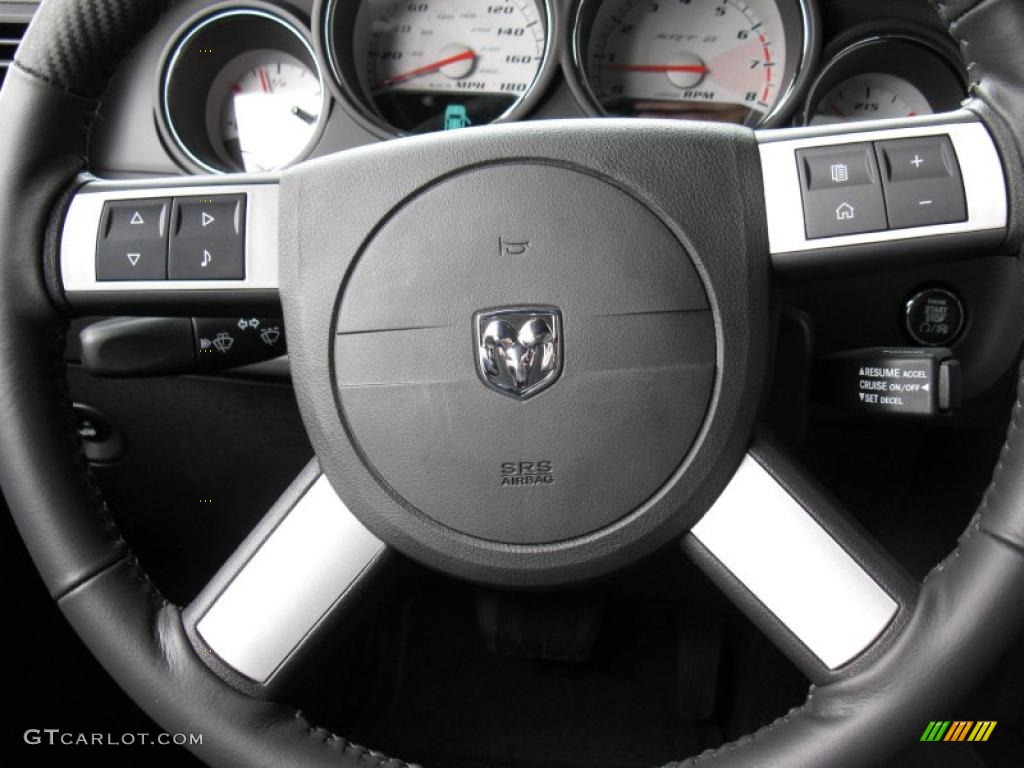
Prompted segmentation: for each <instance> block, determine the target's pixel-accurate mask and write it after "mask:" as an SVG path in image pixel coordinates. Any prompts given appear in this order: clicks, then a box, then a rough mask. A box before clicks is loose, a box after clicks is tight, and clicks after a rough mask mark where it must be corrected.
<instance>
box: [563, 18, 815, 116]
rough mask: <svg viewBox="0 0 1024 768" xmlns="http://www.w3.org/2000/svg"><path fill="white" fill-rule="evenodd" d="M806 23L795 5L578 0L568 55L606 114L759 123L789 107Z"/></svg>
mask: <svg viewBox="0 0 1024 768" xmlns="http://www.w3.org/2000/svg"><path fill="white" fill-rule="evenodd" d="M814 26H815V25H814V17H813V14H812V13H811V11H810V9H809V8H808V6H806V5H805V4H804V3H802V2H797V0H670V1H669V2H666V1H664V0H582V3H581V5H580V9H579V12H578V15H577V29H576V35H575V49H576V50H575V57H576V63H577V66H578V68H579V69H580V70H581V72H580V75H581V80H582V85H583V88H584V90H585V92H586V93H587V95H588V96H589V98H590V99H591V101H592V102H593V103H594V104H595V105H596V106H597V107H598V109H599V111H601V112H603V113H605V114H610V115H627V116H640V117H678V118H689V119H706V120H720V121H727V122H734V123H745V124H751V125H760V124H764V123H766V122H768V121H769V119H770V118H771V117H773V116H775V115H777V114H779V113H780V112H781V111H782V110H783V108H784V107H785V106H787V105H788V104H789V103H790V102H791V100H792V97H793V94H794V91H795V90H796V88H795V85H796V81H797V75H798V73H799V71H800V70H801V69H802V68H804V67H802V66H801V65H804V64H806V63H807V62H806V60H807V59H808V58H809V55H810V51H811V50H813V49H812V47H811V43H812V42H813V40H812V38H813V34H812V33H813V30H814Z"/></svg>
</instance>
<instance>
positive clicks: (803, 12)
mask: <svg viewBox="0 0 1024 768" xmlns="http://www.w3.org/2000/svg"><path fill="white" fill-rule="evenodd" d="M718 1H719V2H720V3H721V5H723V6H724V5H732V6H734V8H735V9H737V10H739V11H740V12H745V9H746V8H747V5H746V4H745V3H744V2H742V0H718ZM769 1H770V2H774V3H775V5H776V6H777V8H778V9H779V13H780V15H781V16H782V21H783V27H784V33H785V35H786V38H787V42H789V37H790V35H791V32H792V31H793V29H792V28H793V27H796V26H797V24H798V25H799V34H800V38H801V39H800V42H799V45H798V46H795V47H791V46H788V45H787V56H786V58H787V61H786V65H785V67H784V76H785V77H786V80H787V82H786V83H785V85H784V86H783V87H782V89H781V90H780V91H779V92H778V95H777V96H776V97H775V100H774V103H772V105H771V107H770V108H769V109H768V110H767V112H765V113H764V115H763V116H762V117H761V118H760V119H759V120H756V121H750V120H749V118H748V121H747V122H748V124H750V125H751V126H752V127H757V128H769V127H774V126H777V125H779V124H780V123H781V122H782V121H784V120H785V119H786V118H788V117H789V115H790V114H791V113H792V111H793V108H794V106H795V105H796V104H797V103H798V102H799V100H800V99H801V98H802V97H803V94H804V93H805V92H806V90H807V87H808V85H809V83H810V78H811V76H812V74H813V72H814V70H815V67H816V65H817V61H818V55H819V52H820V50H821V44H820V28H821V20H820V17H819V15H818V9H817V5H816V4H815V3H814V2H813V0H769ZM611 2H619V3H620V4H625V3H628V2H629V0H576V7H575V11H574V12H573V27H572V35H571V42H570V46H569V51H568V54H567V56H565V57H564V61H563V67H564V69H565V71H566V80H567V81H568V83H569V87H570V89H571V90H572V92H573V94H574V95H575V96H576V99H577V101H579V103H580V105H581V106H583V108H584V109H585V110H586V111H587V112H588V113H589V114H591V115H594V116H610V115H611V116H622V115H616V113H613V112H609V111H607V110H606V109H605V108H604V107H603V106H602V104H601V99H600V98H599V97H598V95H597V93H596V92H595V91H594V88H593V86H592V84H591V77H590V73H589V67H588V63H587V56H588V52H589V47H590V44H591V39H590V38H591V37H592V35H593V26H594V22H595V21H596V19H597V17H598V14H599V12H600V11H601V9H602V8H603V7H604V5H605V4H606V3H611ZM697 2H708V3H711V2H715V0H697ZM797 16H798V17H799V20H798V21H797ZM794 22H796V23H794ZM757 26H760V24H758V25H757ZM796 50H798V51H799V58H798V59H796V60H795V61H792V58H793V56H794V55H795V54H796ZM790 51H793V52H792V53H791V52H790ZM685 63H694V64H696V63H699V62H697V61H696V60H695V61H694V62H689V61H687V62H685ZM705 71H707V70H705ZM679 87H682V86H679ZM752 115H753V112H752Z"/></svg>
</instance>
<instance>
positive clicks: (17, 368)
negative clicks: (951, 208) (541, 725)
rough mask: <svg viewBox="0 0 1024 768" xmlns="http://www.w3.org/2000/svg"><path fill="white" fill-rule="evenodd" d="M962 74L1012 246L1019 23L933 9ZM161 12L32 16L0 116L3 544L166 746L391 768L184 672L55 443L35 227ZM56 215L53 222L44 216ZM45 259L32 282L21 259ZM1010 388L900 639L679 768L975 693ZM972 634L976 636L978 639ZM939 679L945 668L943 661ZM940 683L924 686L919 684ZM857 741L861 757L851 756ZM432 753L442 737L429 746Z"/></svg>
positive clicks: (884, 737) (836, 749) (786, 761)
mask: <svg viewBox="0 0 1024 768" xmlns="http://www.w3.org/2000/svg"><path fill="white" fill-rule="evenodd" d="M936 6H937V8H938V10H939V12H940V14H941V15H942V16H943V18H944V19H945V20H946V21H947V22H948V24H949V27H950V31H951V33H952V34H953V35H954V36H955V37H956V38H957V39H958V40H959V41H960V43H961V45H962V47H963V50H964V51H965V54H966V55H967V57H968V60H969V62H970V69H969V71H970V75H971V78H972V86H971V87H972V94H973V97H974V98H973V101H972V103H971V105H970V107H971V108H972V109H973V110H974V111H976V112H977V113H978V114H979V115H981V117H982V118H983V119H984V121H985V122H986V124H987V126H988V127H989V130H990V131H991V132H992V133H993V135H994V136H995V137H997V139H998V140H999V144H1000V148H1001V150H1002V151H1003V154H1004V160H1005V163H1006V170H1007V175H1008V179H1009V181H1010V196H1011V209H1012V211H1013V213H1012V217H1013V218H1012V222H1011V232H1014V231H1015V230H1017V229H1018V228H1019V227H1018V221H1017V217H1018V216H1019V213H1018V212H1019V211H1020V210H1021V207H1020V205H1019V199H1018V198H1019V196H1020V194H1021V172H1020V169H1021V163H1020V162H1019V157H1020V147H1021V146H1022V140H1021V139H1022V132H1024V98H1022V97H1021V93H1022V90H1021V89H1022V88H1024V60H1022V59H1021V56H1020V54H1019V52H1018V51H1017V50H1016V45H1017V42H1018V41H1019V40H1020V39H1021V38H1022V37H1024V7H1021V6H1020V4H1019V3H1017V2H1014V0H951V1H949V2H944V1H943V0H936ZM162 8H163V3H161V2H141V3H140V2H132V0H48V2H44V3H43V5H42V6H41V7H40V10H39V12H38V14H37V16H36V19H35V20H34V22H33V24H32V27H31V30H30V32H29V34H28V36H27V38H26V40H25V43H24V44H23V46H22V48H21V50H20V52H19V54H18V57H17V60H16V63H15V66H14V67H13V68H12V71H11V74H10V75H9V77H8V81H7V83H6V85H5V86H4V90H3V95H2V98H0V103H2V104H3V112H4V114H5V115H6V119H5V122H4V124H3V125H2V126H0V136H2V137H3V144H4V146H6V147H8V148H11V149H9V151H7V152H6V153H4V156H3V157H2V158H0V184H2V187H0V231H2V233H3V235H4V241H5V243H6V245H7V247H6V249H5V254H4V257H3V258H4V263H3V266H2V269H0V326H2V327H4V328H5V333H4V334H3V335H2V336H0V445H3V446H4V460H3V462H2V464H0V480H2V484H3V488H4V492H5V495H6V496H7V499H8V503H9V505H10V507H11V510H12V513H13V515H14V517H15V520H16V522H17V525H18V527H19V530H20V532H21V535H22V537H23V538H24V540H25V542H26V544H27V546H28V547H29V550H30V551H31V554H32V556H33V559H34V560H35V562H36V564H37V567H38V568H39V571H40V573H41V574H42V576H43V578H44V580H45V581H46V584H47V586H48V588H49V590H50V592H51V594H52V595H53V597H54V598H55V599H56V600H57V602H58V604H59V605H60V607H61V609H62V611H63V612H64V613H65V615H66V616H67V618H68V620H69V621H70V622H71V624H72V625H73V626H74V628H75V629H76V631H77V632H78V634H79V635H80V636H81V637H82V638H83V640H84V641H85V642H86V644H87V645H88V646H89V647H90V648H91V650H92V651H93V653H94V654H95V655H96V656H97V658H98V659H99V660H100V661H101V663H102V664H103V665H104V666H105V667H106V668H107V669H108V670H109V671H110V673H111V674H112V675H113V676H114V678H115V679H116V680H117V681H118V682H119V684H120V685H121V686H122V687H123V688H124V689H125V690H126V691H127V692H128V693H129V695H131V696H132V697H133V698H134V699H135V700H136V701H137V702H138V703H139V704H140V705H141V706H142V707H143V709H145V710H146V711H147V712H149V714H151V715H152V716H153V717H154V719H156V720H157V721H158V722H159V723H160V724H161V725H162V726H163V727H164V728H166V729H167V730H168V731H175V732H202V733H204V734H206V738H205V739H204V743H203V745H202V746H201V747H199V748H197V752H198V754H199V756H200V757H201V758H203V759H204V760H206V761H208V762H209V763H211V764H214V765H247V766H255V765H268V766H269V765H282V764H301V765H339V764H340V765H356V764H357V763H363V762H365V761H366V760H369V761H371V762H372V763H376V764H384V765H404V763H401V762H400V761H398V760H392V759H390V758H387V757H385V756H383V755H380V754H378V753H375V752H372V751H369V750H367V749H365V748H363V747H360V746H357V745H354V744H352V743H350V742H349V741H347V740H346V739H344V738H341V737H339V736H336V735H334V734H332V733H329V732H327V731H325V730H323V729H320V728H317V727H316V726H314V725H313V724H312V723H310V722H308V720H306V718H305V717H303V715H302V714H301V712H298V711H296V710H294V709H292V708H291V707H288V706H284V705H280V704H275V703H271V702H268V701H261V700H258V699H255V698H252V697H249V696H246V695H244V694H242V693H240V692H238V691H237V690H235V689H233V688H231V687H230V686H228V685H227V684H225V683H224V682H223V681H222V680H221V679H220V678H219V677H217V676H216V675H214V674H213V673H212V672H211V671H210V670H209V669H208V667H207V666H206V665H204V664H203V663H202V661H201V660H200V659H199V658H198V656H197V655H196V652H195V651H194V650H193V646H192V644H191V643H190V642H189V639H188V637H187V636H186V633H185V631H184V629H183V624H182V619H181V615H180V611H179V609H178V607H177V606H175V605H172V604H170V603H169V602H168V601H167V600H166V599H164V598H163V596H162V595H161V594H160V592H159V590H158V588H157V587H156V586H155V585H154V584H153V583H152V582H151V581H150V580H149V578H148V576H147V575H146V572H145V570H144V569H143V568H142V566H141V565H140V564H139V563H138V561H137V559H136V558H135V557H134V555H133V554H132V552H131V550H130V548H129V546H128V545H127V543H126V542H125V541H124V540H123V539H122V538H121V536H120V534H119V533H118V531H117V528H116V525H115V524H114V522H113V520H112V517H111V516H110V514H109V511H108V510H107V508H106V506H105V504H104V502H103V499H102V496H101V495H100V493H99V490H98V488H97V486H96V484H95V482H94V480H93V478H92V477H91V474H90V472H89V469H88V464H87V462H86V461H85V459H84V457H83V455H82V453H81V450H80V446H79V444H78V441H77V438H76V436H75V432H74V429H73V420H72V416H71V412H70V408H69V404H68V400H67V397H66V393H65V390H64V382H63V369H62V366H63V363H62V350H63V334H64V331H65V328H66V319H65V308H63V307H60V306H57V305H56V304H55V303H54V301H53V299H52V298H51V296H52V291H50V290H49V284H50V283H52V281H53V280H54V275H55V270H56V267H55V262H54V261H53V259H54V257H53V255H52V254H53V253H54V250H55V249H54V247H53V246H54V244H53V243H52V242H47V234H46V233H47V232H48V231H50V230H49V224H50V223H51V222H50V220H49V219H50V215H51V211H52V210H54V208H55V206H56V204H57V202H58V200H59V199H60V197H61V196H62V195H64V194H66V193H67V191H68V190H69V188H71V187H72V186H73V184H74V181H75V179H76V176H77V175H78V174H79V173H80V172H82V171H83V170H86V169H87V168H88V166H89V158H88V134H89V127H90V125H91V122H92V119H93V117H94V115H95V112H96V109H97V105H98V103H99V98H100V96H101V94H102V93H103V91H104V90H105V88H106V85H107V82H108V80H109V77H110V75H111V73H112V72H113V70H114V68H115V67H116V64H117V62H118V61H119V60H120V58H121V57H122V56H123V55H124V54H126V53H127V52H128V51H129V50H130V49H131V47H132V45H133V44H134V43H135V42H136V41H137V40H138V39H139V38H140V37H141V36H142V35H143V34H144V33H145V32H146V31H147V30H148V29H149V28H150V27H151V26H152V24H153V23H154V22H155V20H156V18H157V17H158V16H159V13H160V12H161V11H162ZM56 207H59V206H56ZM41 253H47V254H50V256H49V257H48V258H49V259H50V262H49V263H47V264H42V263H41V262H40V260H39V258H38V254H41ZM1022 408H1024V374H1022V379H1021V383H1020V386H1019V392H1018V400H1017V404H1016V406H1015V407H1014V410H1013V417H1012V420H1011V423H1010V426H1009V429H1008V435H1007V440H1006V444H1005V446H1004V448H1003V451H1002V454H1001V457H1000V461H999V464H998V466H997V467H996V470H995V474H994V477H993V480H992V484H991V486H990V487H989V489H988V491H987V492H986V494H985V498H984V501H983V502H982V505H981V507H980V509H979V510H978V512H977V513H976V514H975V516H974V517H973V518H972V520H971V522H970V524H969V525H968V527H967V529H966V531H965V532H964V534H963V535H962V537H961V539H960V541H959V544H958V546H957V548H956V550H954V552H953V553H952V554H951V555H950V556H949V557H947V558H946V559H945V560H944V561H943V562H942V563H941V564H940V565H938V566H937V567H936V568H935V569H934V570H933V571H932V573H931V574H929V576H928V577H927V578H926V579H925V581H924V583H923V584H922V585H921V588H920V591H919V593H918V595H917V601H916V604H915V606H914V608H913V611H912V613H911V614H910V616H909V619H908V620H907V623H906V625H905V626H904V627H903V628H902V630H901V631H900V632H898V633H896V634H894V636H893V638H892V640H891V642H890V643H888V644H887V645H884V646H883V647H880V648H878V649H875V650H874V651H873V652H872V653H873V656H872V657H871V658H868V659H865V660H863V662H862V663H860V664H858V667H857V671H856V672H855V673H854V674H851V675H850V676H847V677H844V678H840V679H837V680H835V681H834V682H829V683H827V684H825V685H822V686H820V687H812V688H811V691H810V693H809V695H808V698H807V701H806V702H805V703H804V704H803V705H802V706H801V707H799V708H797V709H794V710H793V711H791V712H789V713H788V714H786V715H785V716H783V717H781V718H780V719H778V720H777V721H775V722H774V723H772V724H771V725H769V726H767V727H766V728H764V729H762V730H760V731H758V732H757V733H755V734H753V735H751V736H747V737H744V738H743V739H740V740H739V741H737V742H734V743H732V744H729V745H726V746H725V747H723V748H721V749H719V750H715V751H712V752H709V753H705V754H704V755H701V756H698V757H695V758H691V759H690V760H688V761H685V762H684V763H682V765H695V764H701V765H703V764H709V765H726V766H742V765H751V766H753V765H766V764H772V765H815V766H848V765H858V766H861V765H869V764H873V763H875V762H878V761H879V760H881V759H883V758H884V757H885V756H886V755H888V754H889V753H891V751H892V750H893V749H894V748H895V747H897V746H899V745H900V744H901V743H902V742H903V741H904V740H905V739H906V738H907V737H908V735H909V736H910V738H914V737H916V736H917V735H918V733H919V731H920V726H921V722H922V718H923V719H924V720H925V721H927V719H928V718H927V717H926V716H925V715H926V714H928V713H926V712H923V711H922V705H928V706H931V707H936V706H940V705H941V704H943V703H945V702H949V701H951V700H952V699H953V698H954V697H955V696H956V695H957V694H958V693H959V692H962V690H963V689H964V688H965V687H966V686H968V685H969V684H970V683H971V682H972V681H975V680H976V679H977V678H978V677H979V676H980V675H981V674H982V673H983V672H984V671H985V670H986V669H987V668H988V667H989V665H990V664H991V663H993V661H994V660H995V658H996V657H997V656H998V654H999V653H1000V652H1001V651H1002V650H1003V649H1004V648H1005V647H1006V645H1007V644H1008V643H1009V641H1010V640H1011V639H1012V638H1013V637H1014V636H1015V634H1016V633H1017V632H1018V631H1019V629H1020V625H1021V619H1022V617H1024V435H1022V434H1021V432H1020V430H1019V429H1018V427H1017V424H1018V419H1019V418H1020V413H1021V409H1022ZM980 628H984V635H983V636H982V635H981V634H980V633H979V629H980ZM954 660H955V662H956V663H950V662H951V661H954ZM940 669H941V670H942V673H941V674H937V673H936V671H937V670H940ZM865 734H870V738H865ZM439 738H443V734H439Z"/></svg>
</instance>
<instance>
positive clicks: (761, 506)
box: [684, 441, 917, 683]
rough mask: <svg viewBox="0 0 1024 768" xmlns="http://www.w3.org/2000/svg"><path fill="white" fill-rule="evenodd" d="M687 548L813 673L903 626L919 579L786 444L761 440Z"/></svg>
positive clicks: (830, 674) (850, 661) (824, 673)
mask: <svg viewBox="0 0 1024 768" xmlns="http://www.w3.org/2000/svg"><path fill="white" fill-rule="evenodd" d="M684 547H685V549H686V550H687V551H688V553H689V554H690V555H691V556H692V557H693V558H694V560H695V561H696V562H697V563H698V564H699V565H700V566H701V567H702V568H703V569H704V570H705V571H706V572H707V573H708V575H709V576H710V577H711V578H712V579H713V580H714V581H715V582H716V583H717V584H718V585H719V586H720V587H721V588H722V589H723V590H724V591H725V593H726V594H727V595H728V596H729V597H730V598H731V599H732V600H733V601H734V602H735V603H736V604H737V606H738V607H739V608H741V610H743V611H744V612H745V613H746V614H747V615H748V616H749V617H750V618H751V619H752V620H753V621H754V623H755V624H756V625H757V626H758V627H759V628H760V629H761V630H762V631H764V632H765V634H766V635H767V636H768V637H769V638H770V639H772V640H773V641H774V642H775V643H776V645H778V647H779V648H780V649H781V650H782V651H783V652H784V653H786V654H787V655H788V656H789V657H790V658H791V659H792V660H793V661H794V662H795V663H796V664H797V666H798V667H800V668H801V669H802V670H803V671H804V672H805V673H806V674H807V675H808V677H810V679H811V680H813V681H815V682H819V683H820V682H825V681H827V680H830V679H833V678H835V677H836V676H841V675H843V674H844V672H846V671H847V670H848V669H849V668H850V667H851V666H853V665H855V664H856V660H857V659H858V658H860V657H863V656H864V654H866V653H868V652H869V650H870V649H871V648H872V647H873V646H874V645H875V644H876V643H877V642H878V641H879V640H880V638H884V637H887V636H889V635H891V634H892V633H893V632H894V631H896V630H897V629H898V627H899V626H900V624H901V622H902V620H903V619H904V618H905V616H906V614H907V612H908V611H909V610H910V609H911V608H912V607H913V601H914V598H915V596H916V593H917V586H916V585H915V584H914V582H913V580H912V579H910V577H909V576H907V575H906V574H905V573H904V572H903V571H902V570H901V569H900V568H899V566H898V565H896V564H895V563H894V562H893V561H892V560H891V559H890V558H889V556H888V555H887V554H886V553H885V552H884V551H883V550H882V549H881V547H880V546H879V545H878V544H877V543H875V542H874V541H872V540H871V539H870V538H869V537H868V535H867V534H866V533H864V532H863V531H862V530H861V529H860V528H859V527H858V526H857V525H856V524H854V523H853V522H852V521H851V520H850V519H849V518H848V517H847V516H846V515H845V514H844V512H843V511H842V510H841V509H840V507H839V505H838V504H837V503H836V502H835V501H834V500H833V499H832V498H830V497H829V496H828V494H826V493H825V492H824V491H822V490H821V489H820V488H818V486H817V484H816V483H815V482H814V480H813V479H812V478H810V477H809V476H808V473H807V472H806V471H805V470H804V469H802V468H801V467H799V466H798V465H797V464H796V463H795V462H793V461H792V460H791V459H790V458H789V457H788V456H787V455H786V454H785V452H784V451H782V450H780V449H779V448H777V447H775V446H774V445H772V444H769V443H767V442H764V441H759V442H756V443H755V444H754V446H753V447H752V448H751V449H750V451H749V452H748V453H747V455H746V456H745V457H744V459H743V460H742V462H741V463H740V466H739V468H738V469H737V470H736V473H735V475H734V476H733V478H732V480H731V481H730V482H729V484H728V485H727V486H726V488H725V490H724V491H723V492H722V494H721V495H720V496H719V498H718V500H717V501H716V502H715V504H714V505H713V506H712V507H711V509H709V510H708V512H707V513H706V514H705V515H704V517H703V518H702V519H701V520H700V521H699V522H698V523H697V524H696V525H695V526H694V527H693V528H692V529H691V532H690V533H689V534H688V535H687V537H686V539H685V541H684Z"/></svg>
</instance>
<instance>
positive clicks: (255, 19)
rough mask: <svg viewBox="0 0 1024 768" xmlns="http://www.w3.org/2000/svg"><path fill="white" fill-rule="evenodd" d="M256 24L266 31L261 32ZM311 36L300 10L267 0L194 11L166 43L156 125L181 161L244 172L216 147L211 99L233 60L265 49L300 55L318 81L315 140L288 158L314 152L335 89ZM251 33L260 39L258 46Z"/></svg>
mask: <svg viewBox="0 0 1024 768" xmlns="http://www.w3.org/2000/svg"><path fill="white" fill-rule="evenodd" d="M257 30H260V31H262V34H254V32H255V31H257ZM268 31H269V34H267V32H268ZM311 38H312V36H311V34H310V31H309V27H308V25H307V24H306V23H305V22H304V21H303V20H302V19H300V18H299V17H298V16H297V15H295V14H294V13H291V12H290V11H288V10H286V9H284V8H282V7H280V6H277V5H274V4H272V3H268V2H262V1H261V0H249V1H247V2H222V3H217V4H215V5H211V6H209V7H207V8H204V9H203V10H201V11H199V12H198V13H196V14H194V15H192V16H191V17H189V19H188V20H187V21H186V22H185V23H184V24H183V25H181V27H180V28H179V30H178V33H177V34H176V35H175V36H174V37H173V39H172V40H171V41H170V43H169V44H168V45H167V46H166V47H165V48H164V51H163V53H162V55H161V57H160V67H159V70H158V75H157V83H156V90H157V93H156V104H157V105H158V108H157V110H156V112H157V127H158V129H159V131H160V135H161V137H162V138H163V140H164V142H165V144H166V146H167V148H168V150H169V151H170V152H171V154H172V156H173V157H174V159H175V160H176V161H177V162H178V164H179V165H181V166H182V167H183V168H185V169H186V170H189V171H191V172H193V173H215V174H228V173H238V172H241V171H242V169H240V168H237V167H233V165H234V164H233V163H231V162H229V158H228V156H227V152H226V149H225V148H223V147H218V146H217V144H218V143H219V139H217V138H215V137H214V135H213V133H214V130H215V128H216V127H217V121H216V120H213V121H212V122H211V110H212V109H214V106H213V105H212V103H211V100H212V98H213V97H215V96H216V95H217V94H216V93H214V90H215V86H216V85H218V84H219V83H220V81H221V80H222V79H223V73H224V71H225V69H226V68H227V67H229V66H232V65H233V64H234V63H235V62H236V60H237V59H239V58H240V57H242V56H245V55H251V54H253V53H255V52H257V51H263V50H271V51H275V52H279V53H282V54H285V55H287V56H288V57H290V58H293V59H297V60H298V61H299V62H301V63H302V64H303V65H304V66H306V67H308V69H309V70H310V71H311V72H313V73H314V74H315V75H316V77H317V78H318V80H319V84H320V90H321V94H322V95H321V104H320V114H319V116H318V119H317V122H316V125H315V127H314V129H313V131H312V133H311V137H310V139H309V141H308V142H307V144H306V145H305V146H304V147H303V149H302V151H301V152H300V153H299V154H298V155H297V156H296V157H295V158H294V160H293V161H292V163H289V164H293V163H295V162H299V161H301V160H304V159H306V158H307V157H309V155H310V154H311V153H312V151H313V150H314V149H315V147H316V146H317V144H318V143H319V142H320V139H321V137H322V136H323V132H324V128H325V126H326V124H327V120H328V117H329V115H330V111H331V94H330V90H329V89H328V88H327V87H326V82H325V80H326V78H325V76H324V71H323V67H322V66H321V64H320V58H319V56H317V54H316V50H315V48H314V46H313V44H312V39H311ZM251 40H258V41H259V42H258V44H255V45H253V44H251V43H250V41H251ZM190 56H191V57H192V58H191V59H189V57H190ZM206 57H208V59H207V60H203V59H204V58H206Z"/></svg>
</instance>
